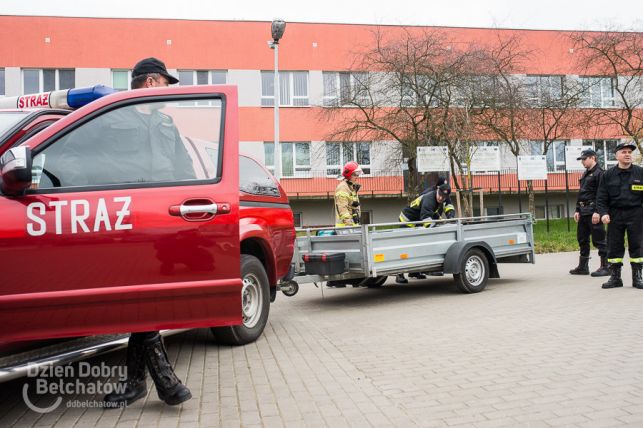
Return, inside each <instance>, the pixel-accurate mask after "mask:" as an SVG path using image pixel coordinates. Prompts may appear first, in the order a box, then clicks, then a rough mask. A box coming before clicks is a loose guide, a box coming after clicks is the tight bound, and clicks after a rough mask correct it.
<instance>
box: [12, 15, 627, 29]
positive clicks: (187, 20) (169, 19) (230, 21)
mask: <svg viewBox="0 0 643 428" xmlns="http://www.w3.org/2000/svg"><path fill="white" fill-rule="evenodd" d="M0 17H18V18H53V19H98V20H117V19H118V20H131V21H160V22H162V21H181V22H221V23H249V24H269V23H270V22H271V21H261V20H245V19H198V18H140V17H118V16H59V15H11V14H0ZM288 24H300V25H338V26H357V27H391V28H409V27H410V28H436V29H445V30H449V29H452V30H497V31H530V32H531V31H533V32H554V33H633V34H639V33H640V32H638V31H633V30H627V31H617V30H607V29H606V30H582V29H573V30H570V29H555V28H549V29H545V28H514V27H467V26H454V25H420V24H365V23H350V22H307V21H288Z"/></svg>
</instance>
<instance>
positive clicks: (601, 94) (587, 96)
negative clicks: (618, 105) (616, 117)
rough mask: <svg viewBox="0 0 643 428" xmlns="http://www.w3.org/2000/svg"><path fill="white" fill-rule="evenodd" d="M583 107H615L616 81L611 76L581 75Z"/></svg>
mask: <svg viewBox="0 0 643 428" xmlns="http://www.w3.org/2000/svg"><path fill="white" fill-rule="evenodd" d="M580 83H581V85H582V88H583V93H582V95H581V107H613V106H614V81H613V80H612V78H611V77H581V78H580Z"/></svg>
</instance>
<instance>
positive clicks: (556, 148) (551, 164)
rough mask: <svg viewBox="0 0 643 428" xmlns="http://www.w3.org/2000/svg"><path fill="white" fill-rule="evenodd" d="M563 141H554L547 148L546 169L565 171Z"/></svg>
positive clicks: (564, 143)
mask: <svg viewBox="0 0 643 428" xmlns="http://www.w3.org/2000/svg"><path fill="white" fill-rule="evenodd" d="M565 146H566V142H565V141H554V142H553V143H551V144H550V145H549V149H548V150H547V171H565Z"/></svg>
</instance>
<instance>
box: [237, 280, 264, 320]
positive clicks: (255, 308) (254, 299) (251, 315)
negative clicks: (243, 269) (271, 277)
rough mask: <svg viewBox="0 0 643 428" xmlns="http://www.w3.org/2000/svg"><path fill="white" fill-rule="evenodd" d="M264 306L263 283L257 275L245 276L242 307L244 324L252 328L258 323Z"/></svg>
mask: <svg viewBox="0 0 643 428" xmlns="http://www.w3.org/2000/svg"><path fill="white" fill-rule="evenodd" d="M262 306H263V299H262V298H261V283H260V282H259V279H258V278H257V277H256V276H255V275H253V274H248V275H246V276H245V277H244V278H243V288H242V289H241V309H242V312H243V325H244V326H246V327H247V328H252V327H254V326H255V325H257V322H259V318H260V317H261V310H262Z"/></svg>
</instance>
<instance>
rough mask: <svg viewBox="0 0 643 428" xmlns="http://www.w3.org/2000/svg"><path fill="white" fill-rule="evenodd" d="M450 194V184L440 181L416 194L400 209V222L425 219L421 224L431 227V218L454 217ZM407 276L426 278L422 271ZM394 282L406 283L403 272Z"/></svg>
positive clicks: (412, 225) (432, 223)
mask: <svg viewBox="0 0 643 428" xmlns="http://www.w3.org/2000/svg"><path fill="white" fill-rule="evenodd" d="M450 194H451V186H449V185H448V184H446V183H442V184H440V185H438V186H437V187H436V188H435V189H433V190H431V191H429V192H426V193H424V194H422V195H420V196H418V197H417V198H415V199H414V200H413V202H411V204H410V205H409V206H408V207H405V208H404V209H403V210H402V212H401V213H400V222H402V223H409V222H414V221H425V220H426V221H425V222H424V225H423V226H424V227H432V226H434V225H435V223H434V222H433V221H432V220H438V219H439V218H440V217H442V216H444V217H446V218H447V219H451V218H455V208H454V207H453V204H452V203H451V199H450V198H449V195H450ZM407 226H408V227H415V226H416V225H415V224H407ZM409 277H411V278H417V279H424V278H426V276H425V275H424V274H422V273H411V274H409ZM395 282H397V283H398V284H406V283H408V282H409V281H408V280H407V279H406V278H405V277H404V274H403V273H400V274H398V275H397V276H396V277H395Z"/></svg>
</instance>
